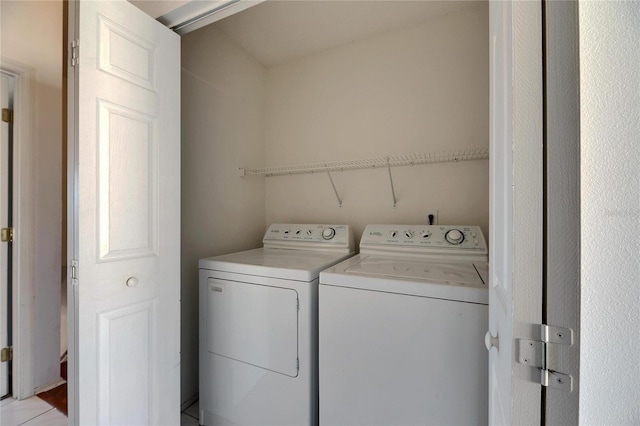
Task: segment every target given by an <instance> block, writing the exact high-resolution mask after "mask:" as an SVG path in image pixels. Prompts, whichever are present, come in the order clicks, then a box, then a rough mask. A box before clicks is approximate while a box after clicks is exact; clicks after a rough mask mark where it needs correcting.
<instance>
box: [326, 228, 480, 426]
mask: <svg viewBox="0 0 640 426" xmlns="http://www.w3.org/2000/svg"><path fill="white" fill-rule="evenodd" d="M487 262H488V254H487V246H486V243H485V239H484V237H483V235H482V231H481V230H480V228H478V227H476V226H433V225H432V226H425V225H368V226H367V227H366V229H365V231H364V233H363V236H362V240H361V243H360V254H359V255H357V256H354V257H351V258H350V259H347V260H345V261H344V262H342V263H339V264H337V265H335V266H333V267H331V268H329V269H328V270H326V271H323V272H321V273H320V289H319V368H320V373H319V377H320V379H319V380H320V381H319V386H320V424H321V425H446V424H448V425H474V424H475V425H479V424H485V425H486V424H487V422H488V414H487V413H488V407H487V406H488V397H487V394H488V392H487V387H488V368H487V367H488V365H487V364H488V358H487V350H486V348H485V346H484V334H485V332H486V329H487V321H488V290H487V275H488V273H487V272H488V266H487V265H488V263H487Z"/></svg>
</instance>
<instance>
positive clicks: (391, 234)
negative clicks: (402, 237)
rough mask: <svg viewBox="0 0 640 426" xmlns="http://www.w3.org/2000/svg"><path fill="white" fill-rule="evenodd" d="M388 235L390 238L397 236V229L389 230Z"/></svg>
mask: <svg viewBox="0 0 640 426" xmlns="http://www.w3.org/2000/svg"><path fill="white" fill-rule="evenodd" d="M389 236H390V237H391V238H395V237H397V236H398V231H391V232H389Z"/></svg>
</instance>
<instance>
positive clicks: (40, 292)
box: [0, 0, 63, 389]
mask: <svg viewBox="0 0 640 426" xmlns="http://www.w3.org/2000/svg"><path fill="white" fill-rule="evenodd" d="M62 6H63V3H62V1H60V0H51V1H2V3H1V4H0V8H1V12H0V15H1V20H2V22H1V24H0V28H1V29H2V37H1V39H2V41H1V46H0V54H1V55H2V57H3V58H4V59H9V60H11V61H13V62H15V63H18V64H21V65H23V66H25V67H27V68H31V69H32V70H33V72H34V76H35V85H34V93H33V97H34V98H33V106H34V109H33V117H32V118H33V120H34V122H33V124H32V126H31V129H32V137H33V152H32V153H30V155H32V157H31V158H27V159H24V161H25V162H28V163H29V164H30V168H31V169H30V170H25V173H28V174H29V180H30V182H31V188H29V187H26V186H25V187H23V190H25V192H23V193H22V194H21V196H23V197H27V198H28V199H29V202H30V211H25V212H23V214H24V215H25V216H24V217H23V219H25V220H26V221H27V223H25V225H26V226H28V227H30V232H31V235H32V240H30V241H22V244H26V245H27V246H28V247H29V250H30V251H29V257H28V258H25V259H24V260H25V261H26V260H28V261H29V264H28V265H25V267H26V268H28V269H29V270H30V271H31V274H32V276H31V279H30V280H28V281H26V282H22V283H20V285H28V286H32V287H33V290H34V295H35V298H34V306H33V335H32V342H33V356H34V359H33V365H34V369H35V370H34V382H33V383H32V384H25V385H26V386H29V387H30V388H32V389H36V388H38V387H41V386H43V385H48V384H50V383H52V382H55V381H57V380H58V379H59V378H60V331H61V330H60V302H61V296H60V288H61V279H60V270H61V266H62V265H61V258H62V257H61V250H62V248H61V247H62V245H61V241H62V235H61V223H62V134H63V133H62V126H63V122H62V106H63V103H62V101H63V94H62V52H63V42H62V30H63V29H62V22H63V18H62V14H63V12H62V11H63V7H62ZM29 190H31V192H27V191H29ZM17 238H20V235H17Z"/></svg>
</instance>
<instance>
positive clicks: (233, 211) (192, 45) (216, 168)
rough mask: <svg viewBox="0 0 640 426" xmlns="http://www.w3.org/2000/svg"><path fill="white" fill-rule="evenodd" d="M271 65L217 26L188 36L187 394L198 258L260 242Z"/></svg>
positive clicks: (186, 392)
mask: <svg viewBox="0 0 640 426" xmlns="http://www.w3.org/2000/svg"><path fill="white" fill-rule="evenodd" d="M263 104H264V69H263V68H262V66H261V65H260V64H258V63H257V62H256V61H255V60H254V59H253V58H251V57H250V56H248V55H247V54H246V53H245V52H244V51H243V50H241V49H240V48H238V47H237V46H235V45H233V44H231V43H230V42H229V41H228V40H227V39H226V37H225V36H224V35H222V33H220V32H218V31H217V30H216V29H215V28H213V27H207V28H203V29H201V30H198V31H195V32H193V33H190V34H188V35H186V36H183V38H182V315H181V317H182V324H181V330H182V337H181V347H182V349H181V350H182V370H181V373H182V378H181V382H182V385H181V395H182V398H181V400H182V401H183V402H185V401H188V400H189V398H192V397H193V396H195V395H196V394H197V393H198V260H199V259H201V258H204V257H209V256H215V255H218V254H223V253H230V252H234V251H240V250H246V249H249V248H255V247H259V246H260V245H261V242H262V236H263V234H264V232H265V227H264V204H265V202H264V181H263V180H262V179H247V178H242V177H239V176H238V173H237V169H238V167H239V166H241V165H244V166H245V167H260V166H261V165H262V164H263V163H264V138H263V132H264V124H263Z"/></svg>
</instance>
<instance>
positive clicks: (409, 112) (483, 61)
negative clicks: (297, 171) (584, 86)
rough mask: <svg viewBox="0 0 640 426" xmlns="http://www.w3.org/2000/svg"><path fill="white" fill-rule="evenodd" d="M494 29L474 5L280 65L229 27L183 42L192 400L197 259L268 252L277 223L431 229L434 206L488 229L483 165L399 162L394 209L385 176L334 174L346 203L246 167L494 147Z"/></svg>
mask: <svg viewBox="0 0 640 426" xmlns="http://www.w3.org/2000/svg"><path fill="white" fill-rule="evenodd" d="M267 3H268V2H267ZM267 3H265V4H264V5H265V6H267ZM259 7H262V5H261V6H256V7H255V8H259ZM252 9H253V8H252ZM250 10H251V9H250ZM223 22H224V21H223ZM488 25H489V17H488V4H487V3H486V2H477V3H476V2H474V3H470V4H466V5H465V6H464V7H461V8H460V9H458V10H457V11H455V12H453V13H449V14H446V15H440V16H435V17H433V18H430V19H428V20H425V21H423V22H421V23H420V24H412V25H411V26H409V27H405V28H403V29H400V30H394V31H386V32H384V33H378V34H376V35H373V36H368V37H366V38H364V39H362V40H351V41H350V42H349V43H348V44H342V45H340V46H337V47H333V48H329V49H324V50H321V51H316V53H312V54H307V55H304V56H297V57H296V58H293V59H288V60H286V61H284V62H279V63H278V64H276V65H272V64H269V65H265V64H261V63H260V62H259V61H258V60H257V59H255V58H254V57H252V56H251V55H249V54H248V53H247V51H246V50H244V49H243V48H241V47H240V45H239V44H238V43H236V41H234V39H233V38H232V37H231V36H228V35H227V34H229V31H228V28H226V27H225V26H220V25H216V24H213V25H211V26H209V27H205V28H203V29H201V30H198V31H194V32H192V33H189V34H187V35H186V36H183V37H182V67H183V68H182V101H181V102H182V146H183V148H182V327H181V329H182V389H181V392H182V401H183V402H186V401H189V399H190V398H192V397H195V395H197V392H198V334H197V330H198V312H197V309H198V304H197V300H198V263H197V262H198V259H200V258H203V257H208V256H213V255H217V254H222V253H229V252H234V251H239V250H243V249H249V248H254V247H259V246H260V245H261V238H262V235H263V233H264V230H265V227H266V225H268V224H270V223H273V222H307V223H327V222H333V223H347V224H350V225H351V226H352V227H353V229H354V231H355V234H356V240H359V237H360V234H361V232H362V230H363V229H364V226H365V225H366V224H368V223H398V224H401V223H426V220H427V218H426V214H427V209H434V208H435V209H438V210H439V221H440V223H448V224H477V225H480V226H481V227H482V229H483V231H484V232H485V234H486V235H488V222H489V219H488V217H489V193H488V190H489V165H488V161H487V160H480V161H469V162H459V163H440V164H430V165H418V166H413V167H411V166H409V167H397V168H393V169H392V173H393V180H394V184H395V190H396V197H397V201H398V202H397V207H396V208H393V205H392V204H393V202H392V197H391V190H390V186H389V176H388V172H387V170H386V168H383V169H375V170H359V171H350V172H335V173H334V174H333V178H334V181H335V184H336V187H337V190H338V191H339V193H340V196H341V198H342V199H343V207H342V208H340V207H338V202H337V200H336V198H335V195H334V192H333V189H332V187H331V184H330V182H329V179H328V177H327V175H326V174H323V173H317V174H311V175H306V174H302V175H294V176H280V177H268V178H264V177H253V176H247V177H240V176H239V175H238V173H237V169H238V168H239V167H243V168H259V167H264V166H280V165H291V164H306V163H316V162H324V161H335V160H345V159H362V158H369V157H380V156H387V155H391V156H393V155H402V154H412V153H423V152H433V151H448V150H458V149H464V148H484V147H488V139H489V97H488V93H489V63H488V58H489V44H488V43H489V40H488V37H489V35H488V33H489V32H488ZM224 30H227V31H224ZM260 30H261V31H262V33H264V34H265V35H267V34H268V25H265V28H260ZM327 31H331V24H330V23H329V22H328V23H327ZM231 33H233V32H231Z"/></svg>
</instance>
